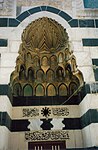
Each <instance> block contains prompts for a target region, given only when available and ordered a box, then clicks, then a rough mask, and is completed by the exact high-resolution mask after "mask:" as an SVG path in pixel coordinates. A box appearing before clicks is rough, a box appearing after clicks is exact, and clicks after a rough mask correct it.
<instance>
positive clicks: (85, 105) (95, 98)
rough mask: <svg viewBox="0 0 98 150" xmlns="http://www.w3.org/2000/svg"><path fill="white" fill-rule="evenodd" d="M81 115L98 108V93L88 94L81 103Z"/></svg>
mask: <svg viewBox="0 0 98 150" xmlns="http://www.w3.org/2000/svg"><path fill="white" fill-rule="evenodd" d="M79 107H80V116H82V115H83V114H85V113H86V112H87V111H88V110H89V109H98V94H87V95H86V96H85V97H84V99H83V100H82V102H81V103H80V105H79Z"/></svg>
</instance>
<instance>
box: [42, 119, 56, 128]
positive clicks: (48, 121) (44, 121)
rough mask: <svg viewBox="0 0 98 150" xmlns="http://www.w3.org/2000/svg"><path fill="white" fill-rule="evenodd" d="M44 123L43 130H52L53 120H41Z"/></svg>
mask: <svg viewBox="0 0 98 150" xmlns="http://www.w3.org/2000/svg"><path fill="white" fill-rule="evenodd" d="M41 121H43V123H42V125H41V126H40V127H41V128H42V129H43V130H51V128H53V125H52V124H51V121H52V119H47V120H46V119H41Z"/></svg>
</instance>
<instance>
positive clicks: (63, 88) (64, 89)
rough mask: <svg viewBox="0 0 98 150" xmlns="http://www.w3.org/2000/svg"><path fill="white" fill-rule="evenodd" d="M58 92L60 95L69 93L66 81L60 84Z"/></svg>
mask: <svg viewBox="0 0 98 150" xmlns="http://www.w3.org/2000/svg"><path fill="white" fill-rule="evenodd" d="M58 93H59V96H67V95H68V89H67V86H66V85H65V84H64V83H62V84H60V85H59V87H58Z"/></svg>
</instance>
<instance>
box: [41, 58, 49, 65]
mask: <svg viewBox="0 0 98 150" xmlns="http://www.w3.org/2000/svg"><path fill="white" fill-rule="evenodd" d="M41 65H42V66H48V65H49V60H48V57H47V56H43V57H42V59H41Z"/></svg>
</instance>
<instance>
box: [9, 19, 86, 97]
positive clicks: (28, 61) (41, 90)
mask: <svg viewBox="0 0 98 150" xmlns="http://www.w3.org/2000/svg"><path fill="white" fill-rule="evenodd" d="M21 40H22V43H21V44H20V47H19V52H18V53H19V56H18V57H17V59H16V67H15V70H14V71H13V72H12V74H11V76H10V88H11V92H12V95H13V96H56V95H59V96H70V95H71V94H73V93H74V92H75V91H76V90H77V91H78V89H79V88H80V87H82V86H83V83H84V81H83V76H82V73H81V71H80V70H79V69H78V68H77V64H76V58H75V56H74V55H73V52H72V51H71V49H70V45H69V37H68V34H67V32H66V29H64V28H63V27H62V26H61V25H60V24H58V23H57V22H56V21H55V20H53V19H51V18H47V17H43V18H40V19H37V20H35V21H33V22H31V23H30V24H29V25H28V26H27V27H26V29H24V31H23V33H22V37H21ZM75 94H76V93H75Z"/></svg>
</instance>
